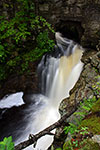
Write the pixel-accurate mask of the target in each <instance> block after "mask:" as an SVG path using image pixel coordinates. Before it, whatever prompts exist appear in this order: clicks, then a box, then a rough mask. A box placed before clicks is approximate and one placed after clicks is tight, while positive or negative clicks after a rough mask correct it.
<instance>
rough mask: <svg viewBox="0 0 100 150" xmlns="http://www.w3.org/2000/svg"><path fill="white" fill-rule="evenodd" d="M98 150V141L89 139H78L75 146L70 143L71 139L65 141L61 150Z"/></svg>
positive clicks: (99, 147) (99, 148)
mask: <svg viewBox="0 0 100 150" xmlns="http://www.w3.org/2000/svg"><path fill="white" fill-rule="evenodd" d="M73 149H77V150H78V149H79V150H100V146H99V144H98V143H95V142H94V141H93V140H91V139H83V141H80V142H79V141H78V146H77V147H76V148H75V145H73V144H72V142H71V141H67V142H65V143H64V145H63V150H73Z"/></svg>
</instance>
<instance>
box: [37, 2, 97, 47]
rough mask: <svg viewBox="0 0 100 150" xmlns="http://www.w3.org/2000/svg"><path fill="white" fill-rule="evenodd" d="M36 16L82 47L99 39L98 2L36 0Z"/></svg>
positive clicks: (91, 44)
mask: <svg viewBox="0 0 100 150" xmlns="http://www.w3.org/2000/svg"><path fill="white" fill-rule="evenodd" d="M36 5H38V7H37V8H38V14H39V15H42V16H43V17H45V18H46V19H47V20H48V21H49V22H50V23H51V24H52V25H53V26H54V28H55V29H56V31H61V32H62V33H63V34H65V35H66V36H67V37H68V38H72V39H74V40H75V39H76V41H78V42H80V43H81V44H82V46H84V47H95V45H96V44H98V40H99V39H100V0H48V1H44V0H38V2H37V4H36Z"/></svg>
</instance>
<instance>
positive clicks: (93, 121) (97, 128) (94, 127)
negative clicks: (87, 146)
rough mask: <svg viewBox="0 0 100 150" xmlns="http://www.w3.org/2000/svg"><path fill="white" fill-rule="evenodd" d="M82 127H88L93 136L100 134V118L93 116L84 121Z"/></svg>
mask: <svg viewBox="0 0 100 150" xmlns="http://www.w3.org/2000/svg"><path fill="white" fill-rule="evenodd" d="M80 127H88V128H89V131H90V132H92V133H93V134H100V117H98V116H96V115H91V116H89V117H88V118H87V119H85V120H83V121H82V123H81V125H80Z"/></svg>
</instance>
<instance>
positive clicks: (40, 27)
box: [0, 0, 54, 80]
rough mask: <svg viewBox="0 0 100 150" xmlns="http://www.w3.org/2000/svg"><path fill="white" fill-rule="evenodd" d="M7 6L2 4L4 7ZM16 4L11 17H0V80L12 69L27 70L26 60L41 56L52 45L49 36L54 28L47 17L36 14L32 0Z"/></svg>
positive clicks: (28, 61)
mask: <svg viewBox="0 0 100 150" xmlns="http://www.w3.org/2000/svg"><path fill="white" fill-rule="evenodd" d="M8 5H9V4H7V5H6V3H5V7H9V6H8ZM11 7H12V8H13V4H11ZM16 7H17V9H16V11H15V14H13V17H9V18H8V16H6V15H5V16H4V15H3V16H0V63H1V64H0V65H1V66H0V72H1V75H0V80H3V79H5V78H6V77H7V75H8V74H10V73H12V72H15V71H16V72H15V73H23V72H25V71H29V63H30V62H33V61H36V60H37V59H40V57H42V55H43V54H44V53H45V52H48V51H51V50H52V48H53V46H54V41H53V40H50V38H49V33H50V32H51V33H53V34H54V30H53V29H52V27H51V25H50V24H49V23H48V22H47V21H46V19H44V18H43V17H42V16H37V15H36V14H35V7H34V2H33V1H32V0H30V1H28V0H17V1H16ZM2 68H3V70H2ZM15 68H16V69H15Z"/></svg>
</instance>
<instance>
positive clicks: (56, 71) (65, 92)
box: [16, 33, 83, 150]
mask: <svg viewBox="0 0 100 150" xmlns="http://www.w3.org/2000/svg"><path fill="white" fill-rule="evenodd" d="M56 41H57V45H56V46H55V49H56V50H58V52H57V53H58V54H57V56H56V58H55V57H53V56H43V58H42V60H41V62H40V64H39V66H38V72H39V76H41V92H42V94H35V95H33V99H35V101H36V103H35V104H31V105H30V106H29V107H28V109H27V110H26V119H27V121H28V122H29V123H28V125H27V127H26V129H25V130H24V133H23V134H22V136H21V137H20V138H18V140H17V141H16V144H18V143H19V142H21V141H23V140H25V139H27V137H28V136H29V134H30V133H32V134H35V133H37V132H39V131H41V130H43V129H44V128H46V127H48V126H49V125H51V124H52V123H54V122H55V121H57V120H58V119H59V118H60V114H59V112H58V107H59V104H60V102H61V100H62V99H64V98H66V97H68V96H69V91H70V90H71V89H72V88H73V86H74V85H75V83H76V81H77V80H78V78H79V76H80V73H81V71H82V67H83V63H82V62H81V61H80V59H81V57H82V53H83V49H82V48H81V47H80V46H79V45H77V44H75V43H74V42H73V41H72V40H68V39H67V38H63V37H62V36H61V34H60V33H56ZM33 109H34V113H33V111H32V110H33ZM53 132H55V131H53ZM25 137H26V138H25ZM52 141H53V136H49V135H46V136H44V137H42V138H40V139H39V140H38V142H37V145H36V147H35V150H46V149H47V148H48V147H49V146H50V144H51V143H52ZM26 149H27V150H31V149H32V148H31V147H28V148H26Z"/></svg>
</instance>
